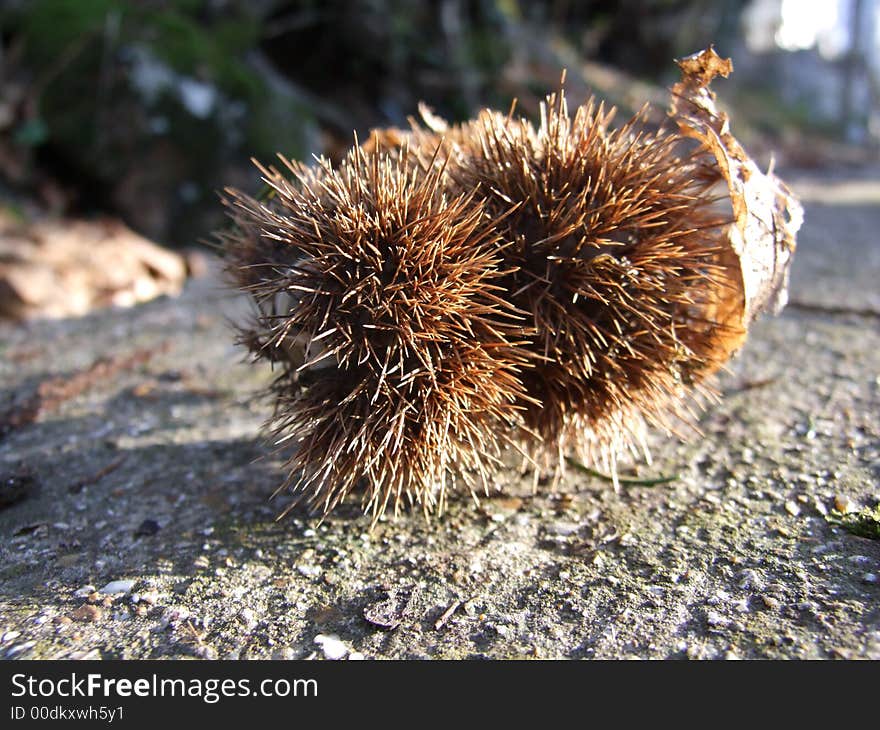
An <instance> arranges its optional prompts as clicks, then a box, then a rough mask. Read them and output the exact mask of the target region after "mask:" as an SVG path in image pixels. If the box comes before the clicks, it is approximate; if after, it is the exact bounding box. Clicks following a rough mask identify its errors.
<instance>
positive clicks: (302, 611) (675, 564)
mask: <svg viewBox="0 0 880 730" xmlns="http://www.w3.org/2000/svg"><path fill="white" fill-rule="evenodd" d="M872 175H873V179H874V180H876V179H878V178H880V176H878V175H877V171H876V170H875V171H873V172H872ZM784 177H785V176H784ZM789 177H790V179H791V180H792V182H793V185H794V188H795V189H796V190H797V189H798V185H799V182H800V184H801V185H802V186H803V189H804V190H805V191H807V192H808V195H807V199H806V201H805V202H806V223H805V225H804V228H803V230H802V232H801V235H800V237H799V244H800V245H799V251H798V254H797V257H796V260H795V263H794V266H793V271H792V290H791V297H792V301H793V306H790V307H789V308H788V309H787V310H785V312H784V313H783V314H782V315H781V316H780V317H778V318H775V319H764V320H761V321H760V322H758V323H757V324H756V325H755V326H754V328H753V330H752V333H751V336H750V338H749V341H748V343H747V345H746V347H745V348H744V349H743V351H742V353H741V355H740V356H739V357H738V358H736V359H735V360H734V361H732V362H731V364H730V368H729V371H728V372H727V373H724V374H723V375H722V376H721V377H720V378H719V380H718V383H717V385H718V389H719V390H720V392H721V393H722V396H723V397H722V401H721V403H720V404H717V405H711V406H710V407H709V408H708V409H707V410H706V411H705V413H704V414H703V415H702V416H701V418H700V428H701V430H702V432H703V436H702V437H695V438H693V439H692V440H691V441H689V442H688V443H680V442H678V441H676V440H675V439H674V438H672V437H666V436H663V435H660V434H657V435H655V437H654V438H653V439H652V444H651V446H652V450H653V453H654V456H655V461H654V464H653V465H652V466H650V467H647V466H644V465H642V466H640V467H638V475H639V476H644V477H649V476H660V475H677V476H678V478H677V479H676V480H675V481H673V482H671V483H666V484H657V485H655V486H650V487H649V486H624V487H623V488H622V490H621V492H620V493H619V494H615V493H614V491H613V490H612V489H611V488H610V486H609V485H607V484H606V483H604V482H601V481H599V480H597V479H595V478H591V477H589V476H587V475H585V474H581V473H578V472H575V471H572V472H571V473H569V475H568V476H567V477H566V479H565V481H564V482H563V484H562V485H561V486H560V487H559V489H558V490H557V491H556V492H555V493H549V492H547V491H542V490H539V492H538V494H532V492H531V488H530V484H531V476H530V475H527V476H525V477H523V476H521V475H520V473H519V471H518V470H517V469H515V468H511V469H510V470H509V471H507V472H505V473H503V474H501V475H499V478H498V484H499V485H500V486H501V487H502V489H503V492H502V493H500V494H498V495H497V496H494V497H492V498H489V499H485V500H484V501H483V504H482V505H481V506H479V507H478V506H476V505H474V503H473V502H472V501H471V500H469V499H464V498H461V499H453V500H452V501H451V504H450V506H449V508H448V510H447V512H446V513H445V514H444V515H443V516H442V517H439V518H435V519H433V520H432V521H430V522H428V521H426V520H425V519H424V517H423V516H422V515H421V514H420V513H415V514H404V515H401V516H399V517H398V518H397V519H396V520H391V519H389V520H387V521H383V522H380V523H379V525H378V526H377V528H376V529H375V530H374V531H372V532H370V531H369V522H368V520H366V519H365V518H363V517H361V516H360V515H359V513H358V511H357V509H356V508H355V507H353V506H352V507H343V508H342V509H341V510H339V511H337V512H336V513H335V514H334V515H332V516H331V517H330V518H329V519H327V520H326V521H324V522H323V523H320V524H319V523H318V521H317V520H316V519H314V518H312V517H310V516H309V515H308V514H307V513H304V512H302V511H294V512H292V513H291V515H290V516H289V517H288V518H287V519H286V520H284V521H281V522H276V521H275V520H274V517H275V515H276V514H278V512H280V511H281V509H282V508H283V506H284V502H283V498H279V499H277V500H275V501H273V502H270V501H268V497H269V495H270V494H271V493H272V491H273V490H274V489H275V488H276V486H277V485H278V483H279V481H280V479H281V478H282V473H281V472H280V471H279V464H280V457H278V456H273V455H272V454H271V450H270V449H269V448H267V447H266V446H265V445H264V444H263V443H262V441H261V439H260V437H259V428H260V425H261V423H262V421H263V420H264V418H265V417H266V416H267V415H268V414H269V406H268V405H267V404H266V403H264V402H262V401H261V400H260V399H258V398H255V397H254V392H255V391H256V390H257V389H258V388H259V387H260V386H261V385H262V384H264V383H265V382H267V381H268V379H269V378H270V377H271V373H270V372H269V371H268V370H267V369H265V368H263V367H259V368H255V367H252V366H250V365H248V364H247V363H245V362H243V354H242V353H241V352H240V351H239V350H238V349H237V348H235V347H234V346H233V344H232V343H233V336H232V334H231V333H230V331H229V329H228V327H227V325H226V322H225V318H226V317H227V316H232V317H234V316H237V313H240V312H242V311H244V309H243V302H242V301H241V299H240V298H238V297H236V296H234V295H232V294H231V293H230V292H228V291H225V290H224V289H223V288H222V287H221V286H220V285H219V284H218V283H217V281H218V280H217V278H216V277H213V278H212V277H210V276H207V277H204V278H202V279H196V280H193V281H191V282H189V284H188V286H187V288H186V290H185V292H184V294H183V295H182V296H181V297H179V298H176V299H167V298H166V299H160V300H156V301H153V302H150V303H147V304H144V305H140V306H138V307H135V308H133V309H126V310H106V311H102V312H98V313H94V314H91V315H89V316H86V317H83V318H79V319H71V320H65V321H43V322H32V323H30V324H28V325H24V326H11V325H4V326H2V328H0V412H2V411H3V410H4V409H5V408H7V406H8V405H9V403H10V402H14V401H15V399H16V398H17V397H18V396H19V395H20V394H21V393H22V392H23V391H27V392H29V391H30V389H33V388H34V387H35V386H36V384H37V383H39V382H40V380H41V379H43V378H46V377H50V376H57V375H63V374H65V373H73V372H77V371H81V370H83V369H86V368H88V367H89V366H90V365H91V364H92V363H94V362H95V361H96V360H97V359H99V358H102V357H103V358H106V357H114V356H123V357H124V356H125V355H126V354H127V353H130V352H133V351H136V350H140V349H147V350H150V351H151V352H152V356H151V357H149V359H147V360H146V361H143V359H142V358H141V359H138V360H132V362H133V363H135V364H133V365H132V367H130V368H119V369H117V370H116V371H115V372H114V373H113V375H112V377H109V378H106V379H104V380H102V381H101V382H97V383H94V384H92V385H91V387H89V388H88V389H86V390H85V391H83V392H80V393H79V394H78V395H76V397H73V398H71V399H69V400H66V401H64V402H62V403H59V404H56V405H57V407H54V408H53V409H52V410H51V411H46V412H43V413H41V414H40V415H39V417H38V418H37V419H36V421H35V422H33V423H25V424H21V425H18V426H17V427H16V428H14V429H12V430H10V431H8V432H7V433H6V434H5V435H4V436H2V437H0V477H2V476H3V475H5V474H16V473H24V472H25V471H26V472H28V473H31V474H33V475H34V477H35V479H36V481H37V483H38V484H39V488H38V489H37V490H34V491H32V492H30V493H29V494H28V495H27V496H26V498H24V499H22V500H20V501H18V502H16V503H14V504H11V505H10V506H8V507H7V508H6V509H3V510H2V511H0V656H9V657H14V658H17V659H18V658H21V659H25V658H62V657H75V656H89V657H103V658H166V657H183V656H191V657H202V658H214V657H218V658H233V657H235V658H272V657H278V658H306V657H315V658H324V657H325V656H326V655H327V651H326V648H327V646H326V644H324V647H323V650H322V648H321V646H318V645H317V644H316V643H315V637H316V636H324V637H331V636H332V637H338V641H339V642H340V643H341V644H342V645H344V646H345V647H346V649H347V651H350V652H351V656H352V657H355V656H358V657H359V656H364V657H366V658H367V659H369V658H376V657H396V658H415V657H437V658H440V657H442V658H459V657H477V656H482V657H493V658H502V657H551V658H555V657H559V658H563V657H565V658H581V657H602V658H625V657H676V658H755V657H789V658H813V657H816V658H829V657H847V658H856V657H870V658H874V659H880V611H878V608H877V606H878V605H880V584H878V583H877V581H876V575H877V574H878V573H880V542H878V541H873V540H868V539H864V538H859V537H856V536H854V535H851V534H849V533H848V532H845V531H844V530H842V529H841V528H839V527H835V526H833V525H830V524H829V523H828V522H827V520H826V518H825V516H826V514H827V513H828V511H829V510H831V509H833V508H834V506H835V503H836V502H837V503H843V502H845V503H847V504H850V505H852V506H853V507H854V508H858V507H861V506H866V505H872V504H873V503H874V502H875V501H877V500H878V499H880V485H878V482H880V423H878V418H877V414H878V413H880V313H878V312H877V307H878V300H877V296H878V295H877V292H878V291H880V288H878V281H880V248H878V246H877V243H876V233H877V231H878V230H880V207H878V205H877V193H878V188H880V184H877V183H873V186H872V184H871V183H870V178H871V175H867V174H864V175H860V176H859V177H858V180H859V181H860V182H859V184H858V185H852V184H850V183H851V178H852V177H853V175H850V177H849V178H847V177H845V176H843V175H840V176H837V177H834V176H829V175H828V174H825V173H823V174H822V175H818V174H816V173H814V174H813V175H812V177H807V176H803V175H802V176H798V175H791V174H790V176H789ZM866 181H868V182H866ZM847 185H848V187H847ZM811 186H812V187H811ZM865 190H868V191H869V192H868V193H867V194H866V193H865ZM866 196H867V197H866ZM872 196H873V197H872ZM823 200H824V201H825V202H822V201H823ZM872 312H873V313H872ZM631 474H632V473H630V475H631ZM146 520H150V521H152V522H153V523H155V524H157V525H161V530H159V531H155V532H152V531H145V530H142V529H139V528H140V526H142V525H143V524H144V523H145V521H146ZM151 532H152V534H151ZM867 576H873V577H874V580H871V579H868V577H867ZM121 579H125V580H131V581H134V584H133V585H135V586H136V587H137V594H131V595H118V596H116V597H114V598H113V600H112V602H111V604H112V605H110V606H109V607H107V608H97V607H93V608H84V607H83V606H84V599H83V597H82V595H83V594H82V591H83V590H84V588H83V587H84V586H86V587H88V588H91V589H92V590H94V588H93V587H94V586H105V585H106V584H107V583H108V582H111V581H117V580H121ZM404 596H405V597H406V600H405V601H404V600H403V599H402V598H401V599H400V600H399V601H397V602H396V603H395V604H394V606H393V607H391V608H389V609H388V611H385V613H389V611H390V614H393V618H394V621H386V622H383V621H378V622H375V621H374V622H370V621H368V620H367V618H365V616H374V614H376V612H377V611H378V609H379V608H383V610H384V607H385V603H387V602H388V601H389V600H391V599H390V598H389V597H397V598H400V597H404ZM108 599H109V597H108ZM395 600H396V599H395ZM102 605H103V604H102ZM377 607H378V608H377ZM391 609H393V610H391ZM87 613H88V616H87V615H86V614H87ZM385 613H383V614H382V615H383V616H384V615H385ZM390 614H389V615H390ZM70 616H72V617H74V618H75V619H77V620H74V621H70V619H69V618H68V617H70ZM83 619H85V620H83ZM391 627H393V628H391Z"/></svg>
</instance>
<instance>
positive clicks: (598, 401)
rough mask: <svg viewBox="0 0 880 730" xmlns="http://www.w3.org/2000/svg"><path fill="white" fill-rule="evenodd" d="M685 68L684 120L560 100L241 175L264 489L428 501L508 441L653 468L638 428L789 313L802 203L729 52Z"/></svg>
mask: <svg viewBox="0 0 880 730" xmlns="http://www.w3.org/2000/svg"><path fill="white" fill-rule="evenodd" d="M679 65H680V67H681V70H682V75H683V78H682V81H681V82H679V83H678V84H676V85H675V87H674V88H673V89H672V105H671V109H670V112H669V113H670V116H671V118H672V120H673V121H674V122H675V123H676V125H677V130H675V131H672V130H662V129H661V130H660V131H650V130H648V129H646V127H645V124H644V122H643V117H644V115H637V116H636V117H635V118H633V119H631V120H629V121H628V122H626V123H625V124H624V125H622V126H620V127H617V128H615V127H613V126H612V119H613V116H614V111H613V110H610V111H609V110H606V109H605V108H604V107H603V105H601V104H598V105H597V104H596V103H594V102H593V101H592V100H591V101H589V102H587V103H586V104H585V105H584V106H582V107H580V108H578V109H577V110H575V111H574V113H573V114H572V113H570V112H569V109H568V106H567V104H566V101H565V98H564V94H563V93H562V92H561V91H560V92H559V93H557V94H552V95H550V96H549V97H547V99H546V102H545V104H544V105H543V107H542V110H541V118H540V120H539V123H538V125H537V126H535V125H534V124H532V123H531V122H530V121H528V120H526V119H521V118H515V117H514V116H513V112H511V113H510V114H507V115H504V114H500V113H498V112H492V111H488V110H486V111H483V112H481V113H480V114H479V115H478V117H477V118H476V119H475V120H472V121H470V122H467V123H464V124H461V125H456V126H449V125H447V124H446V123H445V122H444V121H443V120H442V119H439V118H437V117H436V116H435V115H433V113H431V112H430V110H427V109H423V110H422V117H423V122H424V124H425V126H421V125H419V124H418V123H416V122H413V123H412V128H411V129H410V130H407V131H403V130H396V129H391V130H381V131H378V132H374V133H373V134H372V135H371V137H370V139H369V140H368V141H367V143H365V144H364V145H362V146H358V145H357V144H356V145H355V147H354V148H353V149H352V150H351V151H350V152H349V153H348V155H347V157H346V158H345V159H344V160H343V161H342V162H341V163H340V164H339V165H338V166H336V167H333V166H332V165H331V164H330V163H329V162H328V161H326V160H324V159H321V160H318V163H317V165H315V166H312V167H309V166H306V165H304V164H302V163H298V162H292V161H288V160H286V159H284V158H283V157H282V158H281V161H282V163H283V166H282V167H281V168H274V167H268V168H267V167H263V166H260V170H261V172H262V175H263V179H264V181H265V182H266V184H267V185H268V186H269V190H270V194H269V195H268V196H266V197H264V198H263V199H260V200H258V199H255V198H252V197H249V196H247V195H244V194H242V193H240V192H238V191H236V190H232V189H230V190H228V191H227V194H228V197H227V199H226V200H225V203H226V205H227V209H228V212H229V214H230V216H231V217H232V219H233V222H234V224H235V225H234V226H233V228H232V230H231V232H227V233H225V234H222V238H223V239H224V243H225V245H226V250H227V256H228V270H229V272H230V274H231V275H232V276H233V278H234V280H235V282H236V283H237V285H238V286H239V287H241V288H242V289H243V290H245V291H246V292H248V293H249V294H250V296H251V298H252V301H253V302H254V304H255V307H254V310H255V313H254V316H253V317H252V319H251V321H249V322H248V323H246V324H243V325H242V326H241V334H240V337H241V341H242V342H243V343H244V344H245V345H246V346H247V347H248V348H249V350H250V351H251V353H252V355H253V356H254V358H255V359H264V360H268V361H269V362H270V363H272V364H273V365H278V366H280V367H279V370H280V374H279V375H278V377H277V378H276V380H275V381H274V384H273V386H272V396H273V398H274V402H275V414H274V418H273V419H272V421H271V427H272V433H273V434H274V437H275V441H276V444H277V445H278V447H279V448H283V447H284V446H286V445H292V446H293V447H294V448H293V455H292V456H291V457H290V459H289V462H288V464H287V470H288V472H289V474H288V478H287V480H286V481H285V482H284V483H283V484H282V485H281V487H279V489H278V491H277V492H276V494H277V493H280V492H281V491H284V490H285V489H287V488H291V489H292V491H293V493H294V495H295V499H294V501H293V504H295V503H296V502H298V501H300V500H305V501H306V502H307V503H308V504H309V505H310V506H311V507H312V508H314V509H317V510H318V511H319V512H321V513H323V514H326V513H327V512H329V511H330V510H331V509H333V508H334V507H335V506H336V505H338V504H339V503H340V502H341V501H342V500H343V499H345V498H346V497H347V496H348V495H349V494H352V493H354V494H357V495H358V496H359V498H360V500H361V505H362V508H363V509H364V511H365V512H368V513H370V514H371V516H372V518H373V520H376V519H378V518H379V517H381V515H383V514H384V513H385V511H386V510H387V509H389V508H391V509H393V511H394V512H395V513H396V512H397V511H398V510H399V509H400V508H401V507H403V506H407V505H413V504H417V505H421V507H422V508H423V509H424V510H425V511H426V512H431V511H434V510H438V509H442V507H443V504H444V501H445V499H446V497H447V493H448V492H449V491H451V490H452V489H455V488H458V487H460V486H463V487H464V488H465V490H466V491H470V492H471V494H473V495H474V496H475V497H476V495H477V494H478V493H484V494H488V493H489V492H490V491H491V490H492V489H493V488H495V484H494V481H493V474H494V472H495V471H496V469H497V468H498V466H499V465H500V464H501V458H502V456H503V454H504V452H505V451H507V450H509V449H515V450H516V451H518V452H520V453H521V454H522V455H523V457H524V458H525V459H526V461H527V462H528V463H530V464H531V465H532V466H533V468H534V473H535V475H536V481H537V476H538V475H539V474H541V473H544V474H546V473H548V472H551V473H553V474H554V476H556V477H558V476H560V475H561V473H562V470H563V469H564V467H565V463H566V459H567V458H571V457H572V456H574V457H576V458H577V459H578V460H580V461H581V462H583V463H584V464H588V465H594V466H596V467H598V468H601V469H603V470H605V471H607V472H609V473H610V474H612V475H613V476H614V478H615V480H616V473H617V463H618V460H619V459H620V458H622V457H623V456H624V455H626V454H628V453H630V454H632V455H636V456H637V455H638V454H639V453H643V454H644V456H645V458H649V455H648V453H647V448H646V446H645V445H644V442H645V439H644V434H645V430H646V428H647V427H651V426H653V427H659V428H661V429H663V430H665V431H667V432H670V433H677V432H678V431H677V429H680V427H681V424H683V423H684V424H686V423H688V422H692V421H693V414H692V411H693V410H694V408H695V407H699V405H700V404H701V402H702V400H704V399H705V397H706V396H707V395H711V394H712V391H711V387H710V386H708V385H707V384H706V379H707V377H708V376H710V375H711V374H712V373H713V372H715V371H716V370H717V369H718V368H719V367H721V366H722V365H723V364H724V363H725V362H726V361H727V360H728V359H729V358H730V357H731V356H732V355H733V354H734V353H735V352H736V351H737V350H738V349H739V348H740V347H741V346H742V344H743V342H744V340H745V337H746V332H747V329H748V326H749V324H750V323H751V321H752V320H753V319H754V318H755V317H756V316H757V315H758V314H759V313H760V312H761V311H763V310H765V309H772V310H773V311H778V309H779V308H781V306H782V305H783V304H784V302H785V290H786V286H787V275H788V266H789V263H790V260H791V256H792V254H793V252H794V248H795V234H796V232H797V230H798V228H799V226H800V223H801V217H802V215H801V209H800V206H799V204H798V203H797V201H796V200H795V199H794V198H793V196H792V195H791V193H790V192H789V191H788V188H786V186H785V185H784V184H783V183H782V182H781V181H780V180H779V179H778V178H776V177H775V176H774V175H773V174H772V172H767V173H762V172H761V171H760V170H759V169H758V168H757V166H756V165H755V163H754V162H753V161H752V160H751V159H750V158H749V157H748V156H747V155H746V153H745V152H744V151H743V149H742V148H741V147H740V145H739V143H738V142H737V141H736V140H735V139H734V137H733V136H732V135H731V134H730V131H729V128H728V119H727V117H726V116H725V115H724V114H722V113H721V112H719V111H718V109H717V108H716V106H715V97H714V94H713V93H712V92H711V91H709V88H708V86H709V83H710V82H711V81H712V79H713V78H714V77H715V76H716V75H718V74H721V75H724V76H726V75H727V74H728V73H729V72H730V71H731V64H730V61H729V60H722V59H721V58H719V57H718V56H717V54H716V53H715V52H714V50H713V49H712V48H709V49H707V50H705V51H702V52H700V53H697V54H694V55H693V56H690V57H688V58H685V59H683V60H681V61H679ZM731 211H732V213H731ZM615 483H616V482H615ZM291 506H292V505H291ZM288 509H290V507H288ZM285 511H286V510H285Z"/></svg>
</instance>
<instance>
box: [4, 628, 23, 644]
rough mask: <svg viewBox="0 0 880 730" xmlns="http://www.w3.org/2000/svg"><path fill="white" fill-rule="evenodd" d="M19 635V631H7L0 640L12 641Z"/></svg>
mask: <svg viewBox="0 0 880 730" xmlns="http://www.w3.org/2000/svg"><path fill="white" fill-rule="evenodd" d="M19 636H21V631H7V632H6V633H5V634H3V638H2V639H0V640H2V641H3V643H4V644H5V643H6V642H7V641H13V640H14V639H17V638H18V637H19Z"/></svg>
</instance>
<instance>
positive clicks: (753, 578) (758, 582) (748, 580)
mask: <svg viewBox="0 0 880 730" xmlns="http://www.w3.org/2000/svg"><path fill="white" fill-rule="evenodd" d="M739 587H740V588H743V589H745V590H753V591H763V590H764V589H765V588H766V587H767V581H765V580H764V578H763V577H761V574H760V573H758V571H756V570H752V569H751V568H747V569H746V570H744V571H743V572H742V573H740V583H739Z"/></svg>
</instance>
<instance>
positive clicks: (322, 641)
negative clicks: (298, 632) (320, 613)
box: [315, 634, 349, 659]
mask: <svg viewBox="0 0 880 730" xmlns="http://www.w3.org/2000/svg"><path fill="white" fill-rule="evenodd" d="M315 643H316V644H317V645H318V646H320V647H321V651H323V652H324V657H325V658H327V659H342V658H343V657H345V656H346V655H347V654H348V653H349V650H348V647H347V646H346V645H345V644H343V643H342V642H341V641H340V640H339V637H338V636H336V634H327V635H325V634H318V635H317V636H316V637H315Z"/></svg>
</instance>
